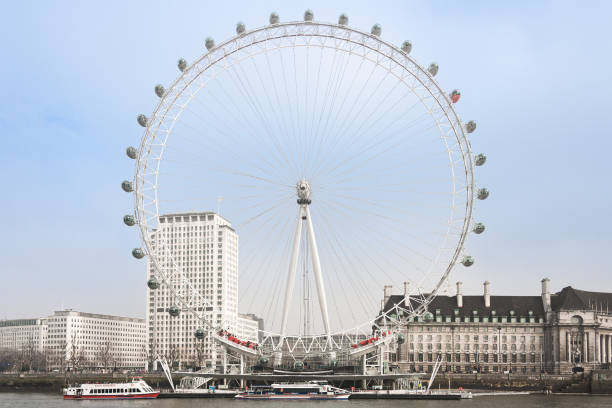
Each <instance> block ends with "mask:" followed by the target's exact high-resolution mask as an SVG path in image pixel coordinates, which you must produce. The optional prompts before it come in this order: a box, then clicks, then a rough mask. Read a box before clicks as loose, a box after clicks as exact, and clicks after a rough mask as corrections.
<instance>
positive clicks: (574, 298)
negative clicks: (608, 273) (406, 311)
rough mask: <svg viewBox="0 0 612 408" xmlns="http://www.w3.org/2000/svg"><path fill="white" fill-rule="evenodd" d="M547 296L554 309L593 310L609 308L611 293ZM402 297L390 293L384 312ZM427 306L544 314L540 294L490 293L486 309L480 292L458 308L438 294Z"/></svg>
mask: <svg viewBox="0 0 612 408" xmlns="http://www.w3.org/2000/svg"><path fill="white" fill-rule="evenodd" d="M425 296H427V294H426V295H425ZM550 298H551V300H550V301H551V307H552V310H554V311H559V310H592V309H598V310H610V311H612V293H606V292H589V291H585V290H579V289H574V288H572V287H571V286H567V287H565V288H563V289H562V290H561V291H560V292H557V293H554V294H552V295H551V297H550ZM403 300H404V296H403V295H392V296H391V297H390V298H389V300H388V301H387V303H386V304H385V311H387V310H389V309H391V308H392V307H393V306H394V305H396V304H398V303H400V302H403ZM416 306H417V305H416V304H415V307H416ZM608 308H609V309H608ZM428 309H429V311H430V312H432V313H434V312H435V311H436V310H437V309H439V310H440V315H442V316H453V315H454V313H455V309H459V315H460V316H467V315H470V316H471V315H472V314H473V312H474V310H475V311H476V312H477V313H478V315H480V316H489V315H490V314H491V311H492V310H495V312H496V314H497V316H509V315H510V311H511V310H512V311H514V315H515V316H529V311H531V312H532V313H533V316H542V317H543V316H544V305H543V304H542V298H541V297H540V296H491V307H488V308H487V307H485V304H484V296H483V295H478V296H466V295H464V296H463V307H461V308H459V307H457V296H437V297H435V298H434V299H433V300H432V301H431V303H430V304H429V306H428Z"/></svg>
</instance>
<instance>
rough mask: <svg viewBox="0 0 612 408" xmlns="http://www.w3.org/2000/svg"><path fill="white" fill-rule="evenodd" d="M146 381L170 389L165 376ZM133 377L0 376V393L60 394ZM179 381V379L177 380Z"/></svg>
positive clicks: (147, 378)
mask: <svg viewBox="0 0 612 408" xmlns="http://www.w3.org/2000/svg"><path fill="white" fill-rule="evenodd" d="M142 377H143V378H144V380H145V381H146V382H147V383H148V384H149V385H151V386H153V387H154V388H159V387H162V388H167V387H169V385H168V382H167V381H166V377H164V375H163V374H152V375H148V374H147V375H142ZM131 378H132V377H131V376H126V375H125V374H121V375H117V374H116V375H112V374H72V375H66V376H64V375H63V374H61V375H59V374H0V392H3V391H4V392H6V391H11V392H14V391H42V392H60V391H61V389H62V388H64V386H65V385H66V384H70V383H109V382H125V381H129V380H130V379H131ZM176 380H178V379H176Z"/></svg>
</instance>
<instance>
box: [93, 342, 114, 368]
mask: <svg viewBox="0 0 612 408" xmlns="http://www.w3.org/2000/svg"><path fill="white" fill-rule="evenodd" d="M96 357H97V360H98V362H99V363H100V364H101V365H102V367H104V369H105V370H108V368H109V367H110V364H111V362H112V361H113V344H112V343H111V341H110V340H107V341H106V342H105V343H104V344H103V345H102V347H101V348H100V350H99V351H98V354H97V356H96Z"/></svg>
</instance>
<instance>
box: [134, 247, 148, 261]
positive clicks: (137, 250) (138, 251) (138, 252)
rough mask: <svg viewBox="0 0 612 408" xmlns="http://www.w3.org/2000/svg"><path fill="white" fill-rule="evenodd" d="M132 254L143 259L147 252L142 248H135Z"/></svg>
mask: <svg viewBox="0 0 612 408" xmlns="http://www.w3.org/2000/svg"><path fill="white" fill-rule="evenodd" d="M132 256H133V257H134V258H136V259H142V258H144V256H145V253H144V251H143V250H142V248H134V249H132Z"/></svg>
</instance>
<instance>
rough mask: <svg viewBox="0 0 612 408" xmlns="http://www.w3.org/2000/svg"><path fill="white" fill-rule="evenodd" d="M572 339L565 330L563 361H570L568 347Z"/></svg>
mask: <svg viewBox="0 0 612 408" xmlns="http://www.w3.org/2000/svg"><path fill="white" fill-rule="evenodd" d="M571 344H572V339H571V338H570V334H569V332H567V331H566V332H565V361H570V348H571Z"/></svg>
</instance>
